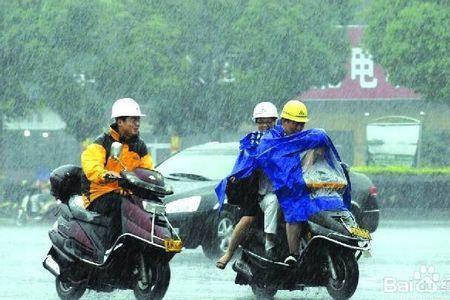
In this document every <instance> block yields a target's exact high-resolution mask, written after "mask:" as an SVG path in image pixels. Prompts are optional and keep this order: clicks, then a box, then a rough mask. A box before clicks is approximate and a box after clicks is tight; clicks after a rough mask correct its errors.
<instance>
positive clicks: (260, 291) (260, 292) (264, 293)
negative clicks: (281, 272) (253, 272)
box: [251, 284, 277, 300]
mask: <svg viewBox="0 0 450 300" xmlns="http://www.w3.org/2000/svg"><path fill="white" fill-rule="evenodd" d="M251 287H252V292H253V294H254V295H255V296H256V299H257V300H271V299H273V297H274V296H275V294H276V293H277V290H276V289H274V288H260V287H258V286H257V285H256V284H252V285H251Z"/></svg>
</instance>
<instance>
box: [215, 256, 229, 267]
mask: <svg viewBox="0 0 450 300" xmlns="http://www.w3.org/2000/svg"><path fill="white" fill-rule="evenodd" d="M230 260H231V257H230V258H229V259H226V255H224V256H222V257H221V258H219V260H218V261H217V262H216V268H218V269H221V270H223V269H225V267H226V266H227V264H228V262H229V261H230Z"/></svg>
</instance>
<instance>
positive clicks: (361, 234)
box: [350, 227, 372, 240]
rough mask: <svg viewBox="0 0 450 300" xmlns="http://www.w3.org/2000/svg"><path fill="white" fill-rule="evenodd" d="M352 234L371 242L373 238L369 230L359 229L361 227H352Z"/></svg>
mask: <svg viewBox="0 0 450 300" xmlns="http://www.w3.org/2000/svg"><path fill="white" fill-rule="evenodd" d="M350 233H351V234H352V235H354V236H357V237H361V238H363V239H368V240H371V239H372V237H371V236H370V233H369V231H368V230H366V229H363V228H359V227H351V228H350Z"/></svg>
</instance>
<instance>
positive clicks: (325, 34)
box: [0, 0, 355, 140]
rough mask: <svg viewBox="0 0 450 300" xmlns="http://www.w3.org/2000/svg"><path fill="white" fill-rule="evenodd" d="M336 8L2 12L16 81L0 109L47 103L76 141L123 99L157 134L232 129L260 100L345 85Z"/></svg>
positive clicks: (75, 4)
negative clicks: (131, 101) (132, 102)
mask: <svg viewBox="0 0 450 300" xmlns="http://www.w3.org/2000/svg"><path fill="white" fill-rule="evenodd" d="M340 2H341V4H339V3H338V2H337V1H333V0H319V1H314V0H307V1H293V0H290V1H279V2H276V1H267V0H265V1H256V0H245V1H231V0H217V1H207V0H203V1H197V0H171V1H162V0H157V1H143V0H128V1H108V0H97V1H91V2H84V1H82V2H80V1H75V0H45V1H44V0H41V1H26V0H23V1H16V2H11V3H12V4H10V3H9V2H3V3H2V8H6V9H2V13H4V14H5V15H8V18H7V20H8V21H7V22H4V23H2V38H1V42H2V43H1V45H2V47H3V48H1V50H0V51H2V52H1V53H2V57H1V58H0V59H2V63H4V65H6V66H8V68H9V69H8V71H4V70H2V72H7V73H9V74H14V76H15V77H14V78H12V77H11V78H12V79H5V78H7V77H5V76H3V74H2V78H1V79H0V80H3V81H1V84H2V86H3V87H5V86H7V85H11V88H9V87H8V89H5V90H2V93H3V94H2V104H4V103H6V102H4V101H3V99H10V100H9V101H11V103H14V104H17V106H19V107H21V108H22V107H27V106H28V105H31V104H33V105H34V103H38V102H39V103H42V102H45V104H46V105H48V106H50V107H51V108H53V109H55V110H56V111H57V112H58V113H59V114H61V116H62V117H63V118H64V120H65V121H66V123H67V125H68V127H67V130H68V131H69V132H70V133H71V134H73V135H75V137H76V138H77V139H78V140H83V139H84V138H85V137H88V136H93V135H96V134H98V133H99V131H100V129H101V128H103V127H105V126H106V125H107V124H106V123H107V122H106V120H107V119H108V112H109V109H110V107H111V104H112V102H113V100H114V99H117V98H119V97H125V96H128V97H134V98H136V99H137V100H138V101H139V102H140V103H142V104H143V106H145V108H146V111H148V112H149V115H150V117H149V118H146V121H145V122H149V123H150V125H152V126H153V127H154V129H155V131H156V132H157V133H160V134H164V133H170V132H177V133H178V134H182V135H184V134H188V133H195V132H213V131H215V132H218V131H223V130H235V129H236V128H238V127H239V125H240V124H241V123H242V121H243V120H247V119H249V114H250V111H251V109H252V107H253V105H254V104H255V103H256V102H258V101H262V100H271V101H274V102H275V103H276V104H278V105H279V106H280V105H282V104H283V103H284V102H285V101H286V100H288V99H290V98H292V97H295V96H296V95H298V94H299V93H301V92H302V91H304V90H306V89H308V88H309V87H310V86H312V85H316V86H320V85H323V84H328V83H336V82H338V81H339V80H340V79H341V78H342V77H343V75H344V70H343V65H344V62H345V60H346V58H347V57H348V44H347V41H346V36H345V32H344V29H343V28H341V27H339V26H337V25H338V24H341V23H342V22H345V20H349V18H350V17H349V14H348V13H347V12H346V11H345V9H343V8H345V7H350V6H351V5H353V4H351V3H354V2H355V1H354V0H349V1H340ZM349 5H350V6H349ZM337 8H341V9H337ZM5 11H7V13H5ZM3 45H7V46H3ZM8 47H9V48H8ZM11 47H12V48H11ZM10 48H11V49H10ZM5 49H6V50H5ZM5 53H6V54H5ZM33 99H35V100H33ZM11 105H12V104H7V105H6V106H8V107H11Z"/></svg>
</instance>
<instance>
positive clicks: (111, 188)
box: [81, 98, 153, 245]
mask: <svg viewBox="0 0 450 300" xmlns="http://www.w3.org/2000/svg"><path fill="white" fill-rule="evenodd" d="M144 116H145V115H144V114H142V113H141V109H140V107H139V104H138V103H137V102H136V101H134V100H133V99H131V98H122V99H118V100H116V101H115V102H114V104H113V106H112V113H111V118H113V119H115V122H114V123H113V124H111V126H110V128H109V132H108V133H104V134H102V135H101V136H99V137H98V138H96V139H95V141H94V142H93V143H92V144H90V145H89V146H87V147H86V149H85V150H84V151H83V153H82V154H81V166H82V169H83V176H82V180H81V190H82V198H83V203H84V207H85V208H87V209H88V210H91V211H95V212H98V213H99V214H101V215H104V216H107V217H109V218H111V221H112V223H111V228H110V234H109V239H108V243H109V245H111V244H112V243H113V242H114V239H115V238H116V237H117V236H118V235H120V233H121V203H122V197H123V195H124V194H125V193H126V191H124V190H122V189H121V188H120V187H119V185H118V183H117V181H115V180H108V179H107V177H108V176H107V175H112V176H113V177H120V172H121V171H123V170H124V167H125V168H126V169H127V171H132V170H134V169H136V168H147V169H153V162H152V158H151V156H150V154H149V153H148V150H147V146H146V145H145V143H144V141H143V140H142V139H140V138H139V125H140V118H141V117H144ZM113 142H120V143H122V152H121V154H120V162H118V161H117V160H114V159H112V158H111V157H110V148H111V144H112V143H113Z"/></svg>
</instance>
